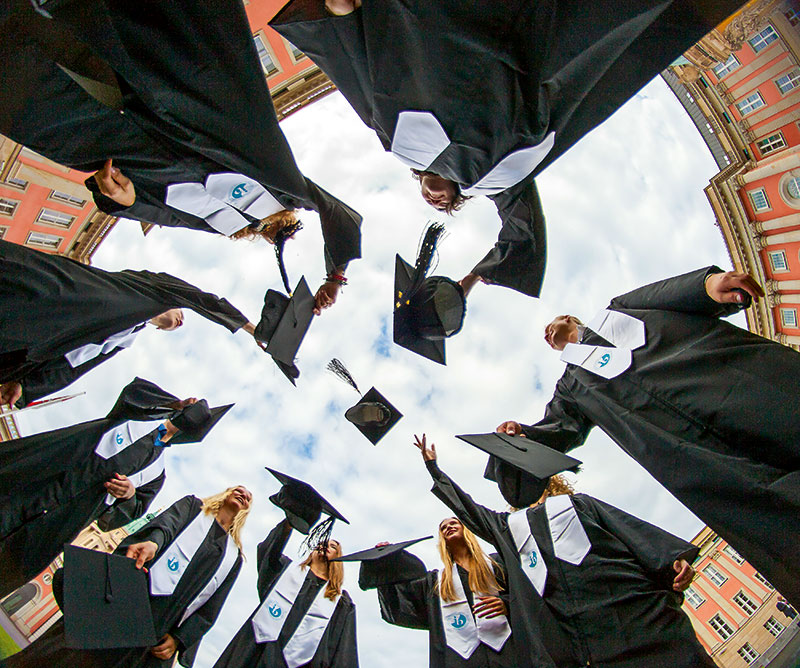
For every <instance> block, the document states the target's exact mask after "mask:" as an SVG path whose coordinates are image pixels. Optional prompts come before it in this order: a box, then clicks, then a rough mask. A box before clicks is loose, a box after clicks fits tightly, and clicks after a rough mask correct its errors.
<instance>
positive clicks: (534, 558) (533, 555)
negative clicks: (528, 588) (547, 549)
mask: <svg viewBox="0 0 800 668" xmlns="http://www.w3.org/2000/svg"><path fill="white" fill-rule="evenodd" d="M528 559H530V563H529V564H528V568H536V564H538V563H539V555H537V554H536V552H535V551H534V552H531V553H530V554H529V555H528Z"/></svg>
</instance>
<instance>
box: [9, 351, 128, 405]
mask: <svg viewBox="0 0 800 668" xmlns="http://www.w3.org/2000/svg"><path fill="white" fill-rule="evenodd" d="M119 350H120V349H119V348H116V349H114V350H113V351H111V352H110V353H103V354H100V355H98V356H97V357H95V358H93V359H90V360H89V361H87V362H84V363H83V364H79V365H78V366H76V367H73V366H72V365H71V364H70V363H69V362H68V361H67V358H66V357H64V356H60V357H56V358H55V359H52V360H48V361H47V362H42V363H41V364H37V365H36V366H35V367H33V368H32V369H31V370H30V371H29V372H26V373H25V375H24V376H23V377H22V378H21V385H22V396H21V397H20V398H19V399H18V400H17V402H16V403H15V405H16V407H17V408H23V407H25V406H27V405H28V404H29V403H31V402H33V401H38V400H39V399H42V398H43V397H46V396H48V395H50V394H53V393H54V392H58V391H59V390H63V389H64V388H65V387H67V386H69V385H71V384H72V383H74V382H75V381H76V380H78V378H80V377H81V376H83V375H84V374H85V373H88V372H89V371H91V370H92V369H94V368H95V367H96V366H98V365H100V364H102V363H103V362H105V361H106V360H108V359H109V358H111V357H113V356H114V355H116V354H117V353H118V352H119Z"/></svg>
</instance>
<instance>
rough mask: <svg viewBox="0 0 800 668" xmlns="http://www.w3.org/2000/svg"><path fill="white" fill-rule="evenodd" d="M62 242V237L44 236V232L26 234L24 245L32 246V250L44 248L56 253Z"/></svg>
mask: <svg viewBox="0 0 800 668" xmlns="http://www.w3.org/2000/svg"><path fill="white" fill-rule="evenodd" d="M63 240H64V237H59V236H58V235H55V234H46V233H45V232H28V237H27V239H25V245H26V246H32V247H33V248H44V249H46V250H54V251H57V250H58V247H59V246H60V245H61V242H62V241H63ZM53 242H56V243H53Z"/></svg>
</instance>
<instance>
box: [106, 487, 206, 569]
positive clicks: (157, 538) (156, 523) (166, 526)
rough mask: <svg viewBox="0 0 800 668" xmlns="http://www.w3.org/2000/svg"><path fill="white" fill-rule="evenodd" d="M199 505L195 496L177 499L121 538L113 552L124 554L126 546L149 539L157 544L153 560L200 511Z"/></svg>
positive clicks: (200, 503) (200, 505) (198, 500)
mask: <svg viewBox="0 0 800 668" xmlns="http://www.w3.org/2000/svg"><path fill="white" fill-rule="evenodd" d="M201 507H202V502H201V501H200V499H198V498H197V497H196V496H191V495H190V496H184V497H183V498H182V499H178V500H177V501H176V502H175V503H173V504H172V505H171V506H170V507H169V508H167V509H166V510H165V511H164V512H163V513H161V514H160V515H159V516H158V517H155V518H154V519H153V520H151V521H150V522H148V523H147V524H145V525H144V526H143V527H142V528H141V529H139V531H137V532H136V533H133V534H131V535H130V536H128V537H127V538H126V539H125V540H123V541H122V542H121V543H120V544H119V547H117V549H116V550H115V551H114V552H115V553H116V554H122V555H124V554H125V552H127V550H128V546H130V545H134V544H135V543H144V542H146V541H148V540H151V541H153V542H154V543H155V544H156V545H158V550H156V554H155V556H154V557H153V561H155V560H156V559H157V558H158V557H159V555H160V554H161V551H162V550H163V549H164V546H165V545H169V544H170V543H171V542H172V541H173V540H175V538H176V537H177V536H178V534H179V533H180V532H181V531H182V530H183V528H184V527H185V526H186V525H187V524H188V523H189V522H190V521H191V520H192V519H194V517H195V516H196V515H197V513H198V512H200V509H201ZM148 566H149V564H148Z"/></svg>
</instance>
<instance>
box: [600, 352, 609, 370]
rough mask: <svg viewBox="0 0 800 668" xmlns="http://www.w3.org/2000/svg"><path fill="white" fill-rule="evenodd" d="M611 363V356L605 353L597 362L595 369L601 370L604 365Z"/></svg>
mask: <svg viewBox="0 0 800 668" xmlns="http://www.w3.org/2000/svg"><path fill="white" fill-rule="evenodd" d="M610 361H611V355H609V354H608V353H606V354H605V355H603V356H602V357H601V358H600V359H599V360H597V368H598V369H602V368H603V367H604V366H605V365H606V364H608V363H609V362H610Z"/></svg>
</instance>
